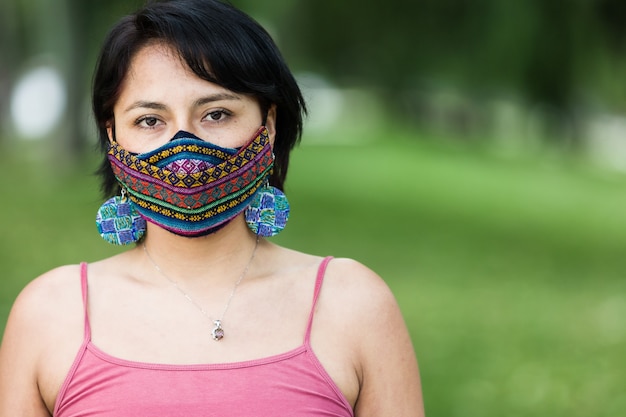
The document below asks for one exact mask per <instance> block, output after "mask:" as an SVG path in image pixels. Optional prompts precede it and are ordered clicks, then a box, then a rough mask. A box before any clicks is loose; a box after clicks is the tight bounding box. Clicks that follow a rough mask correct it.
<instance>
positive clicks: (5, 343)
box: [0, 283, 51, 417]
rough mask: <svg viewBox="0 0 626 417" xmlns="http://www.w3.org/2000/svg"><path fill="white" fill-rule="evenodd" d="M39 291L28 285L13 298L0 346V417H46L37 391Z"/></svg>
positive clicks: (45, 409)
mask: <svg viewBox="0 0 626 417" xmlns="http://www.w3.org/2000/svg"><path fill="white" fill-rule="evenodd" d="M41 292H42V291H41V288H40V286H38V285H36V284H35V283H31V284H30V285H28V286H27V287H26V288H25V289H24V290H23V291H22V293H21V294H20V295H19V296H18V297H17V299H16V300H15V303H14V304H13V308H12V309H11V313H10V315H9V320H8V322H7V326H6V329H5V332H4V336H3V338H2V344H1V345H0V417H13V416H25V417H40V416H41V417H43V416H50V415H51V413H50V412H49V411H48V409H47V407H46V405H45V403H44V401H43V399H42V397H41V394H40V393H39V387H38V385H39V384H38V373H39V372H38V364H39V363H40V352H41V351H42V349H41V348H40V345H41V342H42V336H43V334H42V332H41V331H42V328H41V327H42V326H43V325H45V322H46V320H47V318H46V317H41V316H39V315H38V313H40V312H41V306H40V305H38V304H39V302H40V301H42V302H45V300H41V296H42V295H43V294H41Z"/></svg>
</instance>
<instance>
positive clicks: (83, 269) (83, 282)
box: [80, 262, 91, 340]
mask: <svg viewBox="0 0 626 417" xmlns="http://www.w3.org/2000/svg"><path fill="white" fill-rule="evenodd" d="M80 286H81V290H82V293H83V309H84V310H85V340H90V339H91V326H90V325H89V303H88V299H89V297H88V296H87V294H88V291H87V290H88V284H87V262H81V264H80Z"/></svg>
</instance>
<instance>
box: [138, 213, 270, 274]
mask: <svg viewBox="0 0 626 417" xmlns="http://www.w3.org/2000/svg"><path fill="white" fill-rule="evenodd" d="M256 239H257V237H256V236H255V235H254V234H253V233H252V232H250V230H249V229H248V228H247V226H246V224H245V222H244V221H243V219H242V218H239V217H238V218H236V219H234V220H233V221H231V222H230V223H229V224H228V225H226V226H224V227H223V228H222V229H220V230H218V231H217V232H215V233H213V234H210V235H207V236H202V237H196V238H188V237H182V236H178V235H175V234H173V233H170V232H168V231H166V230H164V229H161V228H159V227H158V226H155V225H153V224H150V223H149V224H148V230H147V233H146V238H145V240H144V242H143V243H141V244H140V245H145V248H146V250H147V251H148V252H149V254H150V257H151V258H152V260H153V262H154V263H156V264H157V265H158V268H160V269H161V270H162V271H163V272H164V273H165V274H167V276H169V277H170V278H171V279H174V280H176V281H177V282H180V283H185V282H187V283H188V284H193V283H194V282H195V281H204V282H206V281H207V280H210V281H211V282H212V283H213V284H215V285H220V284H223V285H232V281H233V277H234V276H236V275H237V274H239V273H240V272H241V271H240V269H243V268H244V266H245V265H246V263H247V262H248V260H249V259H250V256H251V254H252V251H253V249H254V246H255V245H256ZM261 243H262V242H259V246H261ZM146 263H147V264H150V263H151V262H150V260H149V259H146ZM153 267H154V266H153V265H149V266H148V268H153Z"/></svg>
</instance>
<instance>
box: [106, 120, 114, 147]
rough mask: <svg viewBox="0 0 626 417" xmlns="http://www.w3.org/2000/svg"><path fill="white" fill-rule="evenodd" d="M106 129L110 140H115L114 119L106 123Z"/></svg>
mask: <svg viewBox="0 0 626 417" xmlns="http://www.w3.org/2000/svg"><path fill="white" fill-rule="evenodd" d="M106 129H107V136H108V137H109V142H115V124H114V123H113V122H112V121H108V122H107V123H106Z"/></svg>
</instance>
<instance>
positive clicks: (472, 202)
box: [0, 138, 626, 417]
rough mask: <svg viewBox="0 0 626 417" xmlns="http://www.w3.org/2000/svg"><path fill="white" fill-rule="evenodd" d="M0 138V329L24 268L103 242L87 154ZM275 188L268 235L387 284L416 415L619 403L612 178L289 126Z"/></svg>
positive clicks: (617, 225)
mask: <svg viewBox="0 0 626 417" xmlns="http://www.w3.org/2000/svg"><path fill="white" fill-rule="evenodd" d="M3 154H4V155H5V156H2V157H0V163H1V165H0V173H1V174H2V178H4V179H5V183H4V185H3V189H2V192H3V198H2V204H0V218H2V222H3V223H2V226H3V227H2V229H3V233H2V238H0V264H1V265H2V270H3V271H4V273H5V277H4V280H3V284H2V291H0V322H2V324H0V329H1V326H2V325H3V323H4V321H5V318H6V314H8V309H9V307H10V303H11V302H12V300H13V298H14V297H15V295H16V294H17V292H18V291H19V289H20V288H21V287H22V286H23V285H24V284H25V283H26V282H28V281H29V280H30V279H32V278H33V277H35V276H36V275H38V274H39V273H41V272H43V271H45V270H47V269H49V268H52V267H54V266H56V265H59V264H63V263H69V262H72V263H75V262H79V261H81V260H87V261H91V260H95V259H98V258H101V257H104V256H107V255H109V254H112V253H114V252H116V251H118V249H116V248H113V247H111V246H110V245H108V244H106V243H104V242H102V241H101V240H100V238H99V237H98V236H97V234H96V230H95V225H94V218H95V212H96V210H97V207H98V206H99V205H100V203H101V201H100V199H99V197H98V190H97V187H98V185H97V181H96V179H95V178H93V177H92V176H90V175H89V173H90V172H91V171H92V170H93V167H94V165H93V164H92V163H90V162H91V161H87V162H86V163H85V164H79V165H83V166H82V168H81V167H75V168H71V166H72V165H71V164H63V166H65V167H66V168H64V169H62V170H61V172H58V173H57V174H56V175H52V173H54V172H55V171H57V170H58V167H55V166H54V165H52V164H49V163H46V162H43V159H41V158H39V159H31V160H29V161H23V160H12V159H11V158H9V157H8V156H7V153H6V152H3ZM75 169H82V171H83V172H86V174H83V175H79V174H77V173H76V172H78V171H76V170H75ZM287 194H288V196H289V199H290V202H291V206H292V217H291V219H290V223H289V225H288V227H287V229H286V230H285V232H284V233H283V234H281V235H280V236H279V237H277V238H276V241H277V242H279V243H281V244H285V245H287V246H290V247H293V248H296V249H300V250H304V251H309V252H312V253H316V254H319V255H326V254H332V255H335V256H347V257H353V258H356V259H358V260H360V261H362V262H364V263H366V264H367V265H368V266H370V267H371V268H372V269H374V270H375V271H377V272H378V273H379V274H380V275H381V276H382V277H383V278H384V279H385V280H386V281H387V282H388V283H389V285H390V287H391V288H392V290H393V291H394V293H395V294H396V296H397V298H398V301H399V303H400V306H401V308H402V310H403V312H404V314H405V317H406V320H407V324H408V326H409V330H410V332H411V335H412V337H413V341H414V345H415V350H416V352H417V354H418V359H419V361H420V367H421V374H422V380H423V385H424V396H425V403H426V411H427V415H429V416H446V417H452V416H459V417H461V416H462V417H471V416H481V417H488V416H537V417H539V416H541V417H543V416H551V417H555V416H568V417H572V416H574V417H575V416H590V415H593V416H596V417H599V416H607V417H608V416H621V415H626V391H624V389H623V387H624V386H626V374H625V373H624V369H626V359H625V355H624V352H626V319H625V318H626V283H625V281H624V279H623V278H624V275H625V273H624V272H625V271H626V258H625V257H624V255H623V254H624V251H625V250H626V214H625V213H624V207H626V178H624V177H622V176H619V175H610V174H607V173H602V172H597V171H594V170H592V169H589V168H587V167H585V166H584V165H580V164H575V163H572V162H568V161H566V160H558V159H554V158H547V157H536V158H517V159H512V158H509V159H503V158H499V157H496V156H493V155H490V154H489V153H488V152H484V151H469V150H467V149H463V148H455V147H452V146H445V145H435V144H432V143H427V142H417V141H413V140H408V139H407V138H394V140H387V141H383V140H382V139H378V140H375V141H370V142H365V144H363V145H361V146H349V145H315V146H313V145H306V140H305V145H304V146H303V147H301V148H300V149H298V150H296V151H295V153H294V155H293V158H292V166H291V168H290V176H289V181H288V183H287ZM383 330H384V329H383ZM380 331H381V329H372V334H373V335H374V334H376V333H377V332H380ZM383 333H384V331H383ZM381 360H384V358H381Z"/></svg>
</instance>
